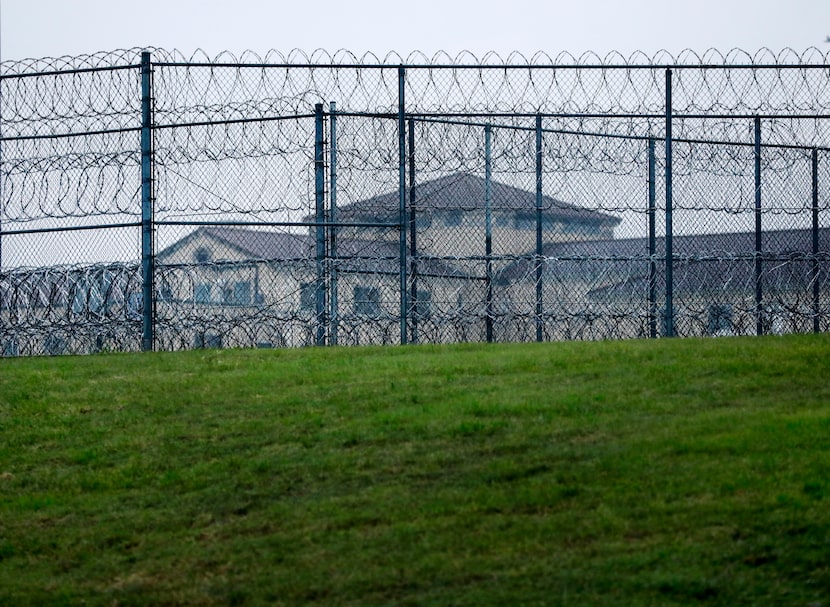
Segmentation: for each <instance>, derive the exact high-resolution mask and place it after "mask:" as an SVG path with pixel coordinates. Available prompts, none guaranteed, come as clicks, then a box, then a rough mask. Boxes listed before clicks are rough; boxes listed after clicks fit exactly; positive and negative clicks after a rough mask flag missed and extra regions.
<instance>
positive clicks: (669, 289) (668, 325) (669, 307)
mask: <svg viewBox="0 0 830 607" xmlns="http://www.w3.org/2000/svg"><path fill="white" fill-rule="evenodd" d="M672 206H673V202H672V72H671V70H670V69H667V70H666V317H665V320H664V325H665V326H664V336H665V337H674V299H673V295H674V278H673V275H672V270H673V266H674V243H673V242H672V236H673V227H672Z"/></svg>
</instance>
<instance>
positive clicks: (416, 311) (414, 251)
mask: <svg viewBox="0 0 830 607" xmlns="http://www.w3.org/2000/svg"><path fill="white" fill-rule="evenodd" d="M407 122H408V126H409V261H410V272H411V273H412V278H411V279H410V280H411V281H412V293H411V295H410V297H411V298H412V308H413V314H412V339H411V341H412V343H414V344H417V343H418V317H419V315H420V314H421V310H420V308H419V304H418V257H417V255H418V229H417V220H418V218H417V216H416V213H415V196H416V192H415V123H414V121H413V120H412V118H410V119H409V120H408V121H407Z"/></svg>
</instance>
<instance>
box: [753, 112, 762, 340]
mask: <svg viewBox="0 0 830 607" xmlns="http://www.w3.org/2000/svg"><path fill="white" fill-rule="evenodd" d="M754 130H755V332H756V334H758V335H763V334H764V312H763V297H764V285H763V275H762V273H763V261H762V259H761V257H762V255H763V242H762V239H761V118H760V117H759V116H756V117H755V129H754Z"/></svg>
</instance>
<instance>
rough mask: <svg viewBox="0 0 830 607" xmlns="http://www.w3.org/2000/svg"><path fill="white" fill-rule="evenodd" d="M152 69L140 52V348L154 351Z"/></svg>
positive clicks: (147, 56) (149, 61)
mask: <svg viewBox="0 0 830 607" xmlns="http://www.w3.org/2000/svg"><path fill="white" fill-rule="evenodd" d="M152 75H153V69H152V62H151V56H150V53H149V52H147V51H145V52H143V53H141V282H142V304H141V306H142V310H141V325H142V331H141V349H142V350H143V351H145V352H149V351H152V350H153V347H154V343H155V335H154V328H155V327H154V320H155V319H154V311H155V296H156V293H155V258H154V251H153V232H154V229H155V226H154V223H153V222H154V218H153V206H154V204H153V203H154V199H153V96H152V94H153V91H152V83H153V78H152Z"/></svg>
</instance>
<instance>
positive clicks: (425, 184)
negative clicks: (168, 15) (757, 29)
mask: <svg viewBox="0 0 830 607" xmlns="http://www.w3.org/2000/svg"><path fill="white" fill-rule="evenodd" d="M205 59H206V58H204V57H201V58H199V57H197V58H191V59H190V60H185V59H184V58H183V57H181V56H179V55H177V54H175V53H167V52H165V51H161V50H159V49H153V50H152V52H150V51H141V50H131V51H121V52H119V53H115V54H109V55H108V54H97V55H93V56H84V57H78V58H61V59H54V60H32V61H28V62H18V63H5V64H3V74H2V75H0V104H1V105H0V117H2V121H0V122H2V129H1V130H0V133H2V136H0V163H1V164H2V171H1V173H2V178H1V179H0V323H2V324H0V354H2V355H6V356H13V355H33V354H35V355H36V354H58V353H83V352H93V351H99V350H104V349H112V350H140V349H143V350H152V349H181V348H192V347H277V346H297V345H313V344H316V345H328V344H332V345H333V344H346V345H348V344H363V343H400V344H405V343H410V342H411V343H423V342H448V341H520V340H537V341H543V340H550V339H609V338H611V339H616V338H629V337H650V338H655V337H669V336H673V335H680V336H686V335H737V334H763V333H769V332H776V333H777V332H806V331H815V332H819V331H826V330H828V326H830V304H828V301H830V299H829V298H828V296H829V295H830V283H828V269H829V268H830V264H828V261H830V225H828V213H827V207H828V204H830V203H829V202H828V201H829V200H830V197H828V189H830V187H829V186H828V184H830V180H828V177H830V174H828V173H829V172H830V170H829V169H828V167H830V164H828V155H830V137H828V131H827V127H828V120H827V118H826V115H827V109H828V105H830V70H828V69H827V66H828V58H827V56H826V55H822V54H821V53H820V52H819V51H817V50H815V49H812V50H808V51H805V52H804V53H802V54H801V55H798V54H796V53H793V52H785V53H782V54H780V55H778V56H773V55H771V54H769V53H768V52H764V51H762V52H759V53H758V54H756V55H755V56H749V55H748V54H745V53H741V52H740V51H733V52H731V53H728V54H726V55H721V54H718V53H716V52H714V51H711V52H709V53H707V54H705V55H704V56H702V57H699V56H696V55H694V54H691V53H685V54H683V55H681V56H679V57H678V58H673V57H670V56H668V55H665V54H660V55H658V56H656V57H653V58H646V57H645V56H643V55H641V54H636V55H634V56H632V57H630V58H628V59H623V58H622V57H620V56H619V55H609V56H608V57H606V58H604V59H600V58H597V57H595V56H586V57H581V58H574V57H571V56H568V55H562V56H559V57H557V58H554V59H551V58H549V57H547V56H544V55H536V56H534V57H532V58H531V59H529V60H522V59H521V58H520V57H519V56H517V55H511V56H510V57H508V58H507V59H505V60H501V59H500V58H497V57H496V56H494V55H487V56H486V57H485V58H483V59H481V60H477V59H475V58H473V57H472V56H469V55H463V56H460V57H459V58H456V59H455V60H452V59H450V58H448V57H446V56H444V55H437V56H435V57H433V58H431V59H429V58H425V57H422V56H420V55H413V56H410V57H407V58H406V60H403V58H400V57H397V56H390V57H386V58H384V59H383V60H378V59H377V58H376V57H374V56H364V57H361V58H357V57H354V56H352V55H348V54H344V53H339V54H336V55H334V56H329V55H326V54H315V55H312V56H304V55H301V54H296V53H294V54H289V55H287V56H281V55H277V54H269V55H267V56H266V57H265V58H264V60H263V59H262V58H259V57H256V56H254V55H252V54H246V55H244V56H243V57H242V58H240V59H239V60H237V59H236V58H231V57H230V56H229V55H223V56H220V57H218V58H216V59H214V60H212V61H211V60H205Z"/></svg>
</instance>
